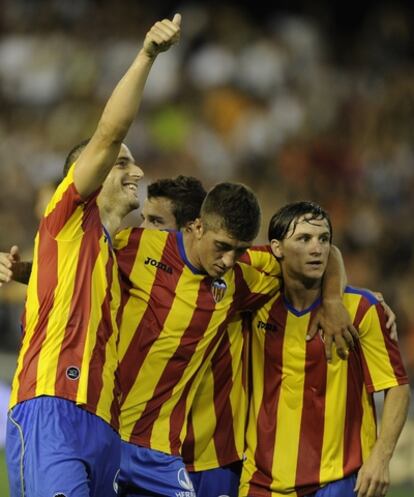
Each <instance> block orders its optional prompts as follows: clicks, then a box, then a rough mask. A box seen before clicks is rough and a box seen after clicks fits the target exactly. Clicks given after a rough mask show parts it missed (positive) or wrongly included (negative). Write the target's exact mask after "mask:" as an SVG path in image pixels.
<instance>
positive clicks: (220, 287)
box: [211, 278, 227, 303]
mask: <svg viewBox="0 0 414 497" xmlns="http://www.w3.org/2000/svg"><path fill="white" fill-rule="evenodd" d="M226 290H227V284H226V282H225V281H224V280H222V279H221V278H215V279H214V280H213V282H212V283H211V293H212V294H213V299H214V301H215V302H216V303H217V302H220V301H221V300H223V297H224V294H225V293H226Z"/></svg>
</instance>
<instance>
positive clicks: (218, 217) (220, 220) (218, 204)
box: [201, 183, 261, 241]
mask: <svg viewBox="0 0 414 497" xmlns="http://www.w3.org/2000/svg"><path fill="white" fill-rule="evenodd" d="M201 218H202V219H203V222H204V224H205V226H206V229H217V228H218V229H224V230H225V231H227V233H228V234H229V235H230V236H231V237H232V238H234V239H236V240H241V241H251V240H254V238H256V236H257V234H258V232H259V228H260V219H261V212H260V206H259V202H258V200H257V197H256V195H255V194H254V193H253V191H252V190H251V189H250V188H248V187H247V186H245V185H243V184H241V183H219V184H218V185H216V186H214V187H213V188H212V189H211V190H210V191H209V192H208V194H207V197H206V198H205V200H204V202H203V205H202V206H201Z"/></svg>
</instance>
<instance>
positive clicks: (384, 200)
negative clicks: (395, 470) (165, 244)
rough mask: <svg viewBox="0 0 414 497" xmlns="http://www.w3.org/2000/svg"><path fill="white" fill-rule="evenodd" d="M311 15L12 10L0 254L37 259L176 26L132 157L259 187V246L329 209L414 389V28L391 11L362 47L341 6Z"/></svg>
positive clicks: (6, 340) (9, 305)
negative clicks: (88, 162)
mask: <svg viewBox="0 0 414 497" xmlns="http://www.w3.org/2000/svg"><path fill="white" fill-rule="evenodd" d="M252 3H253V2H252ZM282 3H283V2H282ZM167 4H168V5H167ZM207 4H208V5H207ZM287 4H288V3H287ZM312 4H313V2H312ZM314 5H316V6H318V8H317V9H316V11H315V12H314V13H312V11H308V10H306V9H305V8H301V9H300V8H299V9H296V10H292V9H289V8H288V7H285V8H276V7H275V8H274V10H272V9H271V8H268V9H267V10H266V11H263V10H261V11H260V13H258V10H259V8H258V7H257V9H253V8H252V6H251V5H250V6H249V3H248V2H237V3H236V2H234V3H226V2H220V3H218V2H203V3H202V2H182V3H181V4H177V3H176V4H174V5H173V4H171V3H168V2H167V3H164V6H163V7H161V6H160V5H158V6H157V5H156V4H155V2H152V3H150V2H136V1H132V0H123V1H122V2H119V1H117V0H110V1H109V0H108V1H105V0H101V1H98V0H95V1H93V0H77V1H73V0H4V1H3V6H2V12H1V14H0V15H1V18H0V106H1V114H0V171H1V177H2V178H3V186H2V195H1V196H0V234H1V236H0V250H3V251H4V250H8V249H9V247H10V246H11V244H17V245H19V247H20V248H21V251H22V252H23V254H24V255H25V256H27V257H30V253H31V252H30V251H31V247H32V243H33V236H34V234H35V232H36V227H37V223H38V216H39V215H40V212H41V211H42V208H43V207H42V206H43V205H44V201H45V199H47V198H48V195H49V193H48V192H49V191H50V188H49V185H50V184H54V183H55V182H56V181H57V180H58V179H59V177H60V174H61V169H62V167H63V162H64V159H65V156H66V154H67V152H68V150H69V149H70V148H71V147H72V146H73V145H75V144H77V143H78V142H79V141H81V140H83V139H84V138H87V137H88V136H90V134H91V132H92V131H93V129H94V125H95V124H96V122H97V119H98V117H99V115H100V112H101V110H102V106H103V103H104V102H105V100H106V99H107V97H108V96H109V94H110V91H111V89H112V88H113V86H114V85H115V83H116V82H117V80H118V79H119V77H120V75H121V74H122V72H123V71H124V70H125V69H126V68H127V66H128V64H129V63H130V61H131V60H132V59H133V58H134V56H135V54H136V52H137V49H138V48H139V47H140V45H141V43H142V41H143V36H144V35H145V32H146V30H147V29H148V28H149V27H150V26H151V25H152V23H153V22H154V21H156V20H157V19H158V18H159V17H164V16H171V17H172V15H173V14H174V12H175V11H179V12H181V13H182V15H183V26H182V31H183V35H182V40H181V42H180V45H179V47H178V48H177V49H174V50H172V51H171V52H169V53H168V55H165V56H161V57H160V59H159V60H158V61H157V62H156V65H155V67H154V71H153V73H152V74H151V76H150V79H149V82H148V85H147V88H146V90H145V97H144V102H143V105H142V108H141V111H140V114H139V117H138V119H137V120H136V123H135V124H134V126H133V127H132V129H131V131H130V133H129V136H128V140H127V143H128V145H129V146H130V148H131V149H132V151H133V153H134V155H135V157H136V158H137V160H138V162H139V163H140V165H142V167H143V169H144V171H145V174H146V177H145V181H146V182H148V181H152V180H154V179H156V178H159V177H168V176H173V175H177V174H191V175H194V176H197V177H199V178H200V179H202V180H203V182H204V183H205V186H206V187H210V186H211V185H213V184H214V183H215V182H218V181H222V180H235V181H243V182H245V183H246V184H248V185H250V186H251V187H252V188H254V189H255V191H256V192H257V193H258V195H259V198H260V199H261V203H262V207H263V220H264V222H263V229H262V232H261V235H260V239H259V240H258V241H259V242H261V243H262V242H265V241H266V231H267V230H266V228H267V222H268V220H269V219H270V216H271V215H272V213H273V212H274V211H275V210H276V209H277V208H278V207H279V206H280V205H282V204H283V203H285V202H288V201H292V200H298V199H311V200H314V201H316V202H318V203H320V204H321V205H322V206H324V207H325V208H326V209H328V210H329V212H330V213H331V216H332V220H333V224H334V242H335V243H336V244H337V245H338V246H339V247H340V248H341V250H342V252H343V254H344V258H345V262H346V267H347V272H348V279H349V282H350V283H352V284H353V285H356V286H363V287H369V288H372V289H374V290H379V291H381V292H383V294H384V296H385V298H386V300H387V302H388V303H389V304H390V305H391V306H392V308H393V309H394V310H395V312H396V313H397V315H398V327H399V334H400V340H401V346H402V350H403V354H404V357H405V361H406V364H407V366H408V367H409V369H410V372H411V378H414V305H413V304H412V299H413V297H414V258H413V242H414V223H413V222H412V215H413V212H414V139H413V138H414V49H413V34H412V33H413V32H414V30H413V28H414V26H413V24H414V22H413V15H412V11H410V10H409V7H407V5H409V4H407V5H406V4H404V3H398V2H392V3H391V2H377V3H375V8H372V9H366V10H364V12H360V13H356V14H354V15H355V19H354V21H355V22H353V27H352V29H350V28H349V26H347V25H346V24H347V22H346V19H343V18H342V19H341V16H339V15H338V12H335V11H333V10H332V6H330V7H329V5H330V3H329V2H325V3H324V2H316V3H315V4H314ZM324 5H325V7H326V9H325V10H324V8H323V7H324ZM373 5H374V4H373ZM143 186H145V183H144V185H143ZM48 188H49V189H48ZM143 192H144V188H143ZM138 219H139V218H138V216H135V218H133V219H132V220H131V221H132V222H138ZM23 297H24V292H23V291H21V289H20V288H19V287H18V285H16V284H14V285H9V286H8V287H7V288H2V289H1V290H0V327H1V328H2V338H1V340H0V347H1V346H2V347H3V348H9V349H12V350H13V349H15V348H16V347H17V343H18V336H19V325H18V318H19V313H20V311H21V302H22V299H23Z"/></svg>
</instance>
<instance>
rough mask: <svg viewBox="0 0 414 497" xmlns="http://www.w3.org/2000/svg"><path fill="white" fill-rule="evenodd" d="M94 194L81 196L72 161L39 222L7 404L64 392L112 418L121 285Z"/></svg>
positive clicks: (83, 405)
mask: <svg viewBox="0 0 414 497" xmlns="http://www.w3.org/2000/svg"><path fill="white" fill-rule="evenodd" d="M97 194H98V192H96V193H95V194H94V195H91V196H90V197H89V198H88V199H87V200H82V199H81V197H80V195H79V194H78V192H77V191H76V188H75V185H74V183H73V166H72V168H71V170H70V171H69V173H68V175H67V176H66V178H65V179H64V180H63V181H62V183H61V184H60V185H59V187H58V188H57V190H56V192H55V194H54V195H53V198H52V199H51V201H50V203H49V205H48V207H47V209H46V212H45V215H44V217H43V219H42V221H41V223H40V227H39V231H38V233H37V235H36V240H35V249H34V260H33V269H32V273H31V277H30V281H29V286H28V289H27V300H26V305H25V311H24V315H23V337H22V344H21V349H20V353H19V357H18V364H17V370H16V373H15V376H14V380H13V386H12V394H11V399H10V407H13V406H14V405H15V404H17V403H19V402H22V401H24V400H27V399H31V398H34V397H38V396H40V395H50V396H55V397H62V398H65V399H68V400H71V401H73V402H76V403H77V404H79V405H80V406H81V407H83V408H85V409H86V410H88V411H90V412H92V413H94V414H96V415H98V416H100V417H101V418H103V419H104V420H105V421H107V422H110V420H111V419H113V420H115V425H116V424H117V417H118V409H117V403H116V402H114V398H115V396H117V395H118V393H117V392H116V391H115V371H116V368H117V364H118V358H117V340H118V328H117V326H116V322H115V317H116V310H117V308H118V306H119V298H120V287H119V280H118V271H117V264H116V260H115V255H114V253H113V251H112V249H111V247H110V240H108V239H107V237H106V236H105V233H104V231H103V228H102V225H101V219H100V215H99V210H98V207H97V205H96V197H97Z"/></svg>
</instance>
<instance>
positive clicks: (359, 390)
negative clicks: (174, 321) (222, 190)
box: [240, 202, 409, 497]
mask: <svg viewBox="0 0 414 497" xmlns="http://www.w3.org/2000/svg"><path fill="white" fill-rule="evenodd" d="M269 240H270V244H271V248H272V252H273V254H274V255H275V257H276V258H277V260H278V261H279V263H280V266H281V271H282V276H283V288H282V290H281V291H280V292H278V293H277V294H275V295H274V296H273V297H272V299H270V300H269V301H268V302H267V303H266V304H265V305H264V306H263V307H262V308H261V309H260V310H259V311H258V312H256V313H255V315H254V318H253V326H252V327H253V336H252V361H251V364H252V379H253V395H252V399H251V404H250V410H249V422H248V429H247V435H246V440H247V442H246V443H247V449H246V461H245V463H244V466H243V472H242V478H241V486H240V497H246V496H248V497H277V496H282V495H283V496H289V495H290V496H298V495H299V496H302V497H305V496H307V497H310V496H313V497H324V496H325V497H328V496H329V497H336V496H338V497H351V496H356V495H358V497H364V496H369V497H374V496H375V497H379V496H384V495H385V494H386V491H387V489H388V485H389V461H390V458H391V456H392V453H393V450H394V447H395V444H396V442H397V439H398V436H399V434H400V432H401V429H402V427H403V424H404V422H405V419H406V415H407V409H408V403H409V388H408V385H407V376H406V373H405V370H404V367H403V365H402V362H401V357H400V353H399V350H398V345H397V342H395V341H393V340H391V339H390V336H389V333H388V332H387V331H386V327H385V321H386V319H385V315H384V311H383V309H382V307H381V305H380V304H379V302H378V300H377V299H376V298H375V296H374V295H373V294H371V292H369V291H366V290H360V289H356V288H352V287H347V288H346V290H345V293H344V296H343V302H344V305H345V306H346V308H347V309H348V310H349V312H350V314H351V315H352V316H353V321H354V324H355V326H356V327H357V328H358V330H359V341H358V342H357V343H356V347H355V348H354V349H353V350H350V352H349V357H348V360H347V361H342V360H340V359H339V358H338V356H337V355H336V354H335V353H334V354H333V358H332V361H331V362H329V363H327V362H326V361H325V360H324V344H323V339H322V337H321V336H319V335H318V336H316V337H315V338H313V339H312V340H310V341H307V342H306V341H305V339H304V337H305V336H306V334H307V333H308V326H309V322H310V319H311V318H312V316H313V314H314V313H315V312H316V311H317V309H318V308H319V306H320V305H321V285H322V278H323V276H324V273H325V269H326V264H327V259H328V254H329V251H330V247H331V241H332V228H331V223H330V220H329V217H328V214H327V213H326V212H325V211H324V210H322V209H321V208H320V207H319V206H318V205H316V204H313V203H310V202H298V203H293V204H288V205H287V206H285V207H283V208H282V209H281V210H280V211H278V212H277V213H276V214H275V215H274V216H273V218H272V220H271V222H270V225H269ZM322 302H323V298H322ZM379 391H384V393H385V401H384V408H383V415H382V423H381V429H380V432H379V436H378V438H376V422H375V411H374V401H373V393H374V392H379Z"/></svg>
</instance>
